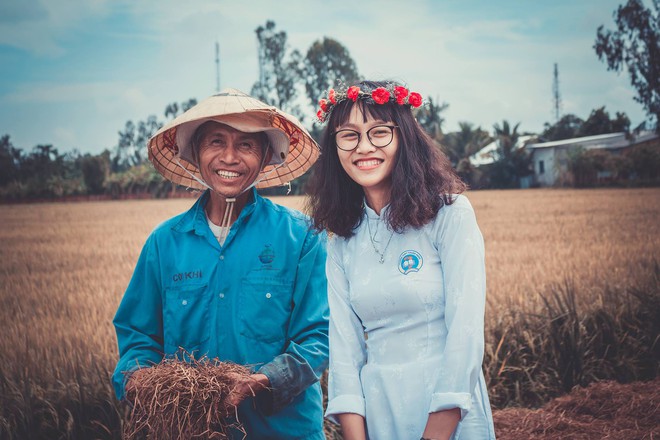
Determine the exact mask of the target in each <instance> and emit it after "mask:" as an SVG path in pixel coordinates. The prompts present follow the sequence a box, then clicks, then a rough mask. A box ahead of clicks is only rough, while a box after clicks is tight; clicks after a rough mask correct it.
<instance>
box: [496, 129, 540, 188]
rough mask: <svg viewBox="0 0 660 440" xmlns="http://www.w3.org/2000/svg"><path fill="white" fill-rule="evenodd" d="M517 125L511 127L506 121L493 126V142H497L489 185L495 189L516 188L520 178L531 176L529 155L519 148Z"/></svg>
mask: <svg viewBox="0 0 660 440" xmlns="http://www.w3.org/2000/svg"><path fill="white" fill-rule="evenodd" d="M519 126H520V123H517V124H516V125H514V126H513V127H511V125H510V124H509V122H508V121H506V120H504V121H502V125H499V124H495V125H494V126H493V129H494V130H495V140H496V142H497V154H496V157H497V159H496V160H495V162H494V163H493V164H492V165H491V168H490V169H491V176H490V178H491V183H492V185H493V186H495V187H496V188H517V187H518V186H519V185H520V178H521V177H525V176H529V175H530V174H532V169H531V155H530V154H529V153H528V152H527V150H526V149H525V148H519V145H518V143H519V142H518V141H519V138H520V134H519V133H518V127H519Z"/></svg>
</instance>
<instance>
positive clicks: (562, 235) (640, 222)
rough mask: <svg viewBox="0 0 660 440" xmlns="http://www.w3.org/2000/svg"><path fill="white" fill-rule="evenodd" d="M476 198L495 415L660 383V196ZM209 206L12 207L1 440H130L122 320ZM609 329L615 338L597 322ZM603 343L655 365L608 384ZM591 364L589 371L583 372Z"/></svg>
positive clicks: (651, 191) (6, 211)
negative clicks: (155, 251)
mask: <svg viewBox="0 0 660 440" xmlns="http://www.w3.org/2000/svg"><path fill="white" fill-rule="evenodd" d="M467 196H468V197H469V199H470V201H471V202H472V204H473V206H474V208H475V211H476V213H477V220H478V222H479V225H480V227H481V230H482V233H483V235H484V238H485V242H486V252H487V257H486V258H487V276H488V306H487V310H486V342H487V348H486V359H485V362H486V363H485V370H486V373H487V379H488V380H489V385H490V386H491V393H492V395H493V397H494V398H493V403H494V405H495V406H504V405H509V404H523V405H525V404H527V405H529V404H541V403H543V402H544V401H545V400H547V398H549V397H552V396H555V395H559V394H561V393H562V392H565V391H566V389H562V386H563V387H564V388H567V387H568V385H570V384H581V383H583V382H585V381H586V382H589V381H591V380H599V379H606V378H609V379H618V380H624V381H626V380H628V381H629V380H639V379H645V378H646V379H648V378H652V377H655V375H657V370H658V366H657V364H653V363H654V362H657V359H658V358H657V356H658V352H659V351H660V349H659V348H658V341H657V334H658V325H660V324H658V323H657V319H656V317H657V313H658V312H657V311H654V310H652V309H653V308H654V307H655V306H656V305H660V304H659V302H658V297H659V295H660V294H659V293H658V276H659V275H658V263H659V262H660V221H658V219H660V189H657V188H645V189H594V190H555V189H533V190H514V191H473V192H469V193H468V194H467ZM276 201H277V202H279V203H282V204H285V205H288V206H292V207H295V208H301V207H302V206H303V204H304V199H303V198H300V197H289V198H278V199H277V200H276ZM193 203H194V200H193V199H175V200H141V201H138V200H136V201H112V202H110V201H109V202H88V203H67V204H64V203H62V204H56V203H46V204H28V205H4V206H0V224H1V225H2V226H1V227H0V242H1V243H2V246H0V279H1V281H2V282H1V283H0V299H1V301H2V305H3V306H2V308H1V309H0V322H2V323H3V324H2V336H3V337H2V338H0V359H1V363H0V396H1V397H0V398H1V399H2V400H1V401H0V408H2V409H1V410H0V438H26V435H25V434H26V433H29V434H30V436H32V437H33V438H88V437H92V436H93V437H95V438H118V435H119V434H118V433H119V432H120V423H121V421H120V419H121V416H122V414H121V411H122V410H121V408H120V407H119V406H118V405H117V404H116V402H115V401H114V397H113V395H112V389H111V387H110V382H109V377H110V374H111V372H112V369H113V368H114V364H115V362H116V358H117V354H116V340H115V336H114V329H113V327H112V322H111V321H112V317H113V316H114V312H115V310H116V308H117V306H118V304H119V301H120V299H121V296H122V294H123V291H124V289H125V287H126V285H127V284H128V281H129V278H130V276H131V274H132V270H133V267H134V264H135V262H136V261H137V257H138V255H139V252H140V249H141V247H142V244H143V243H144V241H145V239H146V238H147V236H148V234H149V232H150V231H151V230H152V229H153V228H154V227H155V226H156V225H157V224H159V223H160V222H162V221H163V220H165V219H167V218H169V217H171V216H173V215H175V214H177V213H179V212H182V211H184V210H186V209H187V208H188V207H190V206H191V205H192V204H193ZM640 292H641V293H640ZM658 309H660V307H658ZM603 313H605V314H606V315H607V317H608V318H607V319H609V320H610V321H607V322H609V323H610V324H611V326H613V328H614V330H612V335H609V334H608V335H609V336H608V335H605V333H604V331H602V325H596V324H594V323H597V322H600V321H593V322H592V321H590V319H592V317H593V316H601V315H602V314H603ZM644 313H647V314H648V313H650V315H648V316H647V315H645V314H644ZM653 313H655V314H653ZM594 314H595V315H594ZM599 314H600V315H599ZM629 315H630V320H629V321H630V322H629V321H628V317H629ZM562 317H563V318H562ZM567 317H568V318H572V319H573V321H570V320H567ZM559 318H561V319H559ZM593 319H596V318H593ZM598 319H600V318H598ZM603 319H604V318H603ZM654 320H655V321H656V322H655V323H654V322H653V321H654ZM630 323H632V324H630ZM633 324H634V326H636V327H634V331H633V330H631V329H632V327H630V326H631V325H633ZM617 326H618V327H617ZM617 329H618V330H617ZM619 330H620V331H619ZM566 332H568V333H566ZM589 332H591V333H594V332H595V333H597V335H593V334H591V333H589ZM654 332H655V335H656V338H655V339H654V338H653V334H654ZM553 335H554V336H553ZM557 335H563V336H562V339H561V340H554V341H553V338H555V337H556V336H557ZM631 335H633V337H634V340H633V341H631V340H630V338H631ZM606 336H607V337H610V339H611V341H609V342H608V341H605V339H607V338H606ZM572 337H574V338H575V341H573V342H574V343H573V342H571V341H572V339H571V338H572ZM587 337H588V338H587ZM596 339H598V341H600V340H603V341H605V342H603V344H605V345H606V346H613V345H616V346H622V347H624V346H625V347H628V345H626V344H629V345H630V344H632V345H631V346H630V350H633V349H634V350H638V351H639V350H640V349H641V350H642V352H643V355H644V356H642V357H641V358H635V359H631V360H630V363H627V362H626V361H625V359H624V360H622V359H620V358H621V357H622V358H626V357H628V356H629V355H628V351H626V350H628V349H625V350H624V348H625V347H624V348H621V350H623V351H621V353H619V354H618V355H617V356H619V357H617V358H616V359H615V360H612V361H611V363H612V365H613V366H611V367H610V363H607V364H605V363H603V362H605V361H602V360H601V361H599V362H600V363H599V364H598V365H597V368H596V366H593V365H592V364H591V363H590V362H592V361H591V360H590V359H592V358H593V356H596V357H595V358H594V359H597V360H598V359H601V358H603V359H606V360H607V359H609V358H608V356H612V354H611V350H610V351H608V350H605V351H606V353H605V354H602V353H601V354H599V353H600V352H599V351H598V350H600V349H599V348H594V347H596V346H595V345H593V344H594V342H593V341H594V340H596ZM571 343H573V345H571ZM590 344H591V345H590ZM553 347H554V348H553ZM566 347H568V348H566ZM571 347H572V348H571ZM640 347H641V348H640ZM546 350H552V351H551V352H550V353H546V354H543V353H544V351H546ZM564 350H566V352H565V353H562V351H564ZM571 350H573V351H571ZM575 350H578V351H579V350H581V351H579V353H578V352H576V351H575ZM536 351H538V352H536ZM592 352H593V353H592ZM576 353H578V354H577V355H576ZM576 356H578V357H580V358H581V359H582V357H584V359H583V360H584V362H581V363H580V365H579V366H578V367H575V366H574V365H573V363H574V362H573V361H572V359H574V358H575V357H576ZM589 356H591V357H589ZM598 356H600V358H599V357H598ZM603 356H604V357H603ZM654 356H655V357H654ZM557 359H559V360H560V361H561V360H562V359H563V361H562V362H564V364H561V365H554V364H553V362H555V363H556V362H558V361H557ZM594 362H595V361H594ZM607 362H610V361H609V360H608V361H607ZM617 362H618V363H619V364H621V365H619V364H616V363H617ZM615 364H616V365H615ZM594 365H595V364H594ZM617 365H618V367H617ZM565 367H566V368H569V369H571V371H569V372H568V373H566V371H564V370H565ZM576 368H578V369H579V371H577V370H576ZM617 368H618V369H617ZM576 371H577V372H576ZM622 371H629V372H631V373H629V374H632V376H628V377H626V376H625V374H624V373H623V372H622ZM635 372H637V373H635ZM569 373H570V374H572V375H573V376H572V377H570V378H568V379H567V377H568V376H566V377H565V374H569ZM570 374H569V375H570ZM608 374H609V375H614V376H617V375H618V376H621V377H605V376H607V375H608ZM569 379H570V380H569ZM567 384H568V385H567ZM568 388H569V389H570V387H568ZM544 399H545V400H544ZM35 433H36V434H35Z"/></svg>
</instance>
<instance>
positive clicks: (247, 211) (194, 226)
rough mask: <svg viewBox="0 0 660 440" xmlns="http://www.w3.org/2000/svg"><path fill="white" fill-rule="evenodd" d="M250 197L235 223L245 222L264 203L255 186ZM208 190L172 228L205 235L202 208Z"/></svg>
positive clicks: (205, 229) (204, 218)
mask: <svg viewBox="0 0 660 440" xmlns="http://www.w3.org/2000/svg"><path fill="white" fill-rule="evenodd" d="M251 191H252V198H251V200H250V201H249V202H247V204H246V205H245V206H244V207H243V210H242V211H241V212H240V214H239V215H238V218H237V219H236V222H235V223H239V222H245V221H247V219H248V218H249V216H250V215H252V213H253V212H254V210H255V209H256V208H257V206H260V205H261V204H263V203H264V200H263V197H261V196H260V195H259V194H258V193H257V190H256V189H255V188H252V189H251ZM209 193H210V190H208V189H207V190H206V191H204V193H203V194H202V195H201V196H200V197H199V198H198V199H197V201H196V202H195V204H194V205H193V206H192V207H191V208H190V209H189V210H188V211H187V212H186V213H185V214H184V215H183V217H181V220H179V222H178V223H177V224H176V225H174V228H173V229H174V230H175V231H178V232H190V231H195V233H196V234H197V235H205V234H206V231H207V230H208V229H209V225H208V224H207V222H206V214H205V213H204V208H205V207H206V203H207V202H208V200H209Z"/></svg>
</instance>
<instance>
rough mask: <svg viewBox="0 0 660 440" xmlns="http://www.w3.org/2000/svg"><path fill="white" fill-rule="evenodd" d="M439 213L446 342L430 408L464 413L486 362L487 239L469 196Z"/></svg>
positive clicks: (438, 245) (439, 242)
mask: <svg viewBox="0 0 660 440" xmlns="http://www.w3.org/2000/svg"><path fill="white" fill-rule="evenodd" d="M445 210H446V211H445ZM442 211H445V212H442ZM438 216H439V217H438V219H437V222H438V224H437V225H436V227H437V229H436V231H435V232H436V240H437V242H436V246H437V248H438V252H439V254H440V260H441V265H442V272H443V278H444V291H445V320H446V325H447V341H446V345H445V349H444V352H443V355H442V361H441V364H440V365H439V366H438V376H437V380H436V383H435V387H434V389H433V394H432V398H431V405H430V408H429V412H436V411H442V410H447V409H452V408H460V410H461V418H463V417H465V415H466V414H467V413H468V412H469V411H470V409H471V404H472V391H473V390H474V388H475V386H476V384H477V380H478V379H479V376H480V374H481V368H482V362H483V353H484V309H485V302H486V267H485V251H484V241H483V237H482V235H481V232H480V231H479V227H478V226H477V221H476V217H475V214H474V210H473V209H472V206H471V205H470V203H469V201H468V200H467V198H466V197H464V196H458V198H457V200H456V201H455V202H454V204H452V205H448V206H445V207H443V208H441V210H440V213H439V214H438Z"/></svg>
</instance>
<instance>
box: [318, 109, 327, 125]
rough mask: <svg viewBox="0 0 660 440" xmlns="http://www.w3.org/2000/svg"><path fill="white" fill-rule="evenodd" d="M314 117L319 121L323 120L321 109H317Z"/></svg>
mask: <svg viewBox="0 0 660 440" xmlns="http://www.w3.org/2000/svg"><path fill="white" fill-rule="evenodd" d="M316 119H318V120H319V121H320V122H323V121H325V115H324V114H323V110H319V111H317V112H316Z"/></svg>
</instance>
